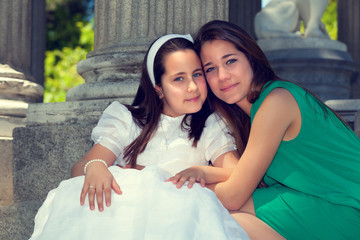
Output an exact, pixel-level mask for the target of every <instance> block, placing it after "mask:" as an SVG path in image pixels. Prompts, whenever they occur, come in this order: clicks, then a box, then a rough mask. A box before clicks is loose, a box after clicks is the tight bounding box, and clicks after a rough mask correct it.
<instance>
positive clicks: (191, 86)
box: [188, 79, 197, 92]
mask: <svg viewBox="0 0 360 240" xmlns="http://www.w3.org/2000/svg"><path fill="white" fill-rule="evenodd" d="M196 90H197V84H196V82H195V81H194V80H193V79H191V80H190V82H189V86H188V92H193V91H196Z"/></svg>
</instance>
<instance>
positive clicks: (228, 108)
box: [194, 20, 347, 153]
mask: <svg viewBox="0 0 360 240" xmlns="http://www.w3.org/2000/svg"><path fill="white" fill-rule="evenodd" d="M213 40H225V41H227V42H230V43H232V44H234V46H235V48H236V49H237V50H239V51H241V52H242V53H244V55H245V56H246V57H247V59H248V61H249V63H250V66H251V68H252V71H253V74H254V77H253V79H252V83H251V86H250V89H251V91H250V92H249V94H248V96H247V100H248V101H249V102H250V103H254V102H255V101H256V100H257V99H258V98H259V95H260V92H259V91H258V90H257V89H261V90H264V89H263V86H264V85H265V84H266V83H267V82H270V81H274V80H280V81H286V80H283V79H281V78H279V77H278V76H277V75H276V74H275V72H274V70H273V69H272V67H271V65H270V63H269V61H268V59H267V57H266V55H265V53H264V52H263V51H262V50H261V48H260V47H259V45H258V44H257V43H256V41H255V40H254V39H253V38H252V37H251V36H250V35H249V34H248V33H247V32H246V31H245V30H243V29H242V28H241V27H239V26H237V25H236V24H233V23H229V22H226V21H221V20H214V21H210V22H208V23H206V24H205V25H203V26H202V27H201V28H200V29H199V31H198V33H197V36H196V39H195V41H194V45H195V49H196V51H197V52H198V54H199V55H200V51H201V47H202V46H203V44H204V43H205V42H208V41H213ZM268 86H269V85H268ZM300 87H301V86H300ZM302 88H303V89H304V90H305V91H306V92H307V93H308V94H309V95H310V96H312V97H314V98H315V101H316V102H318V104H319V105H320V106H321V108H322V109H323V110H324V114H326V113H327V112H328V111H331V112H333V113H334V114H335V115H336V116H337V117H338V118H339V119H340V120H341V121H342V122H343V123H344V124H345V125H347V123H346V122H345V121H344V120H343V119H342V118H341V117H340V116H339V115H338V114H337V113H336V112H335V111H333V110H332V109H330V108H329V107H327V106H326V105H325V104H324V103H323V102H322V101H321V100H320V99H319V98H318V97H317V96H315V94H313V93H312V92H310V91H309V90H307V89H305V88H304V87H302ZM261 90H260V91H261ZM208 98H209V100H210V102H211V104H212V105H213V106H214V109H215V111H217V112H220V113H221V114H222V115H223V116H224V118H225V119H226V120H227V121H228V122H229V125H230V127H231V128H232V129H234V130H237V131H238V133H237V135H238V136H236V135H235V141H236V142H237V145H239V146H241V147H243V148H242V149H243V150H244V147H245V146H246V142H247V139H248V136H249V132H250V119H249V117H245V116H244V114H245V113H244V112H243V110H242V109H241V108H240V107H239V106H237V105H236V104H227V103H225V102H223V101H222V100H220V99H218V98H217V97H216V96H215V95H214V94H213V92H212V91H211V89H210V88H209V93H208ZM245 115H246V114H245ZM239 146H238V149H239ZM239 150H240V149H239ZM240 153H241V151H240Z"/></svg>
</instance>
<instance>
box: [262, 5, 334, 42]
mask: <svg viewBox="0 0 360 240" xmlns="http://www.w3.org/2000/svg"><path fill="white" fill-rule="evenodd" d="M327 5H328V0H271V1H270V2H269V3H268V5H266V7H264V8H263V9H262V10H261V11H260V12H258V13H257V14H256V17H255V34H256V36H257V37H258V38H259V39H264V38H276V37H301V36H302V34H301V33H300V32H299V30H300V22H301V21H303V22H304V27H305V33H304V35H303V36H304V37H315V38H329V35H328V33H327V31H326V29H325V25H324V23H323V22H322V21H321V17H322V15H323V14H324V12H325V9H326V7H327Z"/></svg>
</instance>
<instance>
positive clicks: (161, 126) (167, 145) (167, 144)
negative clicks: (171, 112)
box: [160, 122, 169, 150]
mask: <svg viewBox="0 0 360 240" xmlns="http://www.w3.org/2000/svg"><path fill="white" fill-rule="evenodd" d="M160 128H161V130H162V133H163V135H164V138H165V147H166V150H168V147H169V142H168V139H167V138H166V134H165V131H164V128H163V124H162V122H161V124H160Z"/></svg>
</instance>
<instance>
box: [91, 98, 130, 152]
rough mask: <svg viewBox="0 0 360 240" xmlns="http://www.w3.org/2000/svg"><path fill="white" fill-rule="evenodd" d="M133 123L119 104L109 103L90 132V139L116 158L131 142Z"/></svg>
mask: <svg viewBox="0 0 360 240" xmlns="http://www.w3.org/2000/svg"><path fill="white" fill-rule="evenodd" d="M134 124H135V123H134V122H133V120H132V116H131V113H130V111H129V110H128V109H127V108H126V107H125V106H124V105H122V104H121V103H119V102H117V101H115V102H113V103H111V104H110V105H109V106H108V107H107V108H106V109H105V111H104V112H103V114H102V115H101V117H100V120H99V122H98V124H97V126H96V127H95V128H94V129H93V130H92V134H91V138H92V140H93V141H94V143H99V144H101V145H102V146H104V147H106V148H108V149H109V150H110V151H112V152H113V153H114V154H115V155H116V156H117V157H118V156H119V155H120V154H121V152H122V151H123V149H124V148H125V147H126V146H127V145H128V144H129V143H130V142H131V140H132V139H133V136H131V129H132V128H133V125H134Z"/></svg>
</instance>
